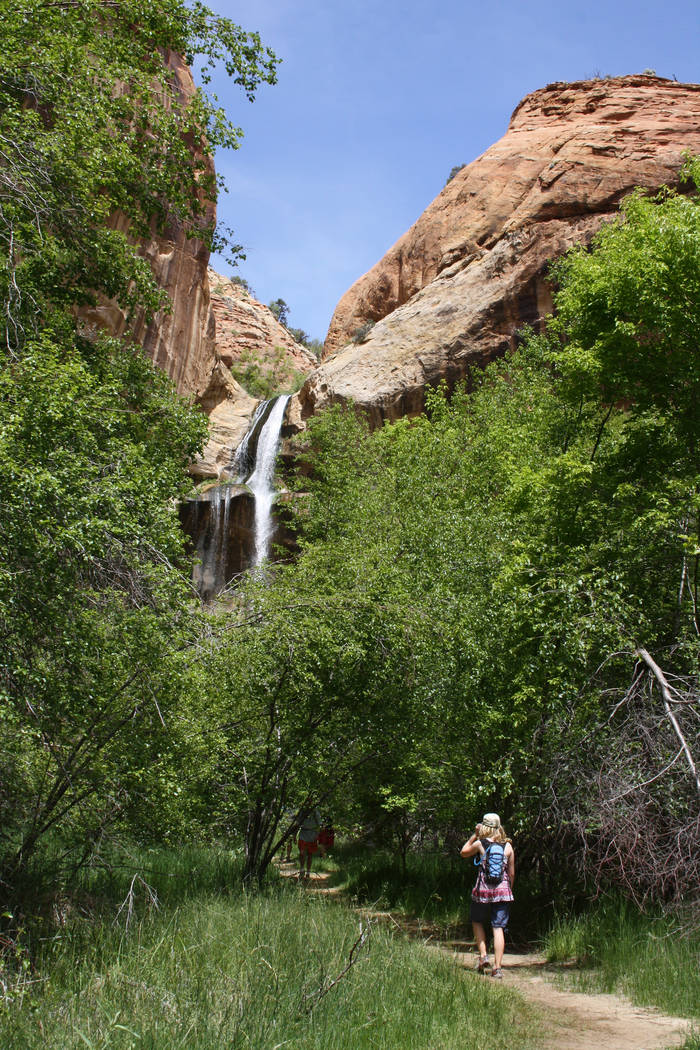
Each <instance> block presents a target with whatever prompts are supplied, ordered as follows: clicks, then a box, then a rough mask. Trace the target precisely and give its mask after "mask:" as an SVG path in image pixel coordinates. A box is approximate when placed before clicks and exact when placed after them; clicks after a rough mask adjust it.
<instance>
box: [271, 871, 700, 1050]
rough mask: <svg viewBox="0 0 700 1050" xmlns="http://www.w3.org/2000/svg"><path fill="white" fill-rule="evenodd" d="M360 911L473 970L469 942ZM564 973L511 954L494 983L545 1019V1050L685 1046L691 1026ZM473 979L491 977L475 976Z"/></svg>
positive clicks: (316, 878)
mask: <svg viewBox="0 0 700 1050" xmlns="http://www.w3.org/2000/svg"><path fill="white" fill-rule="evenodd" d="M280 873H281V874H282V875H284V876H287V877H290V876H292V877H294V876H295V875H296V868H295V866H294V865H290V866H287V865H286V864H283V865H281V872H280ZM328 878H329V876H328V875H327V874H326V873H325V872H319V873H318V874H317V873H315V872H312V875H311V878H310V879H309V880H308V881H306V882H305V883H304V884H305V885H307V886H308V888H309V889H310V890H313V891H315V892H317V893H333V894H335V893H337V892H338V891H337V889H335V888H330V887H326V886H325V885H324V883H325V882H326V880H327V879H328ZM361 910H362V912H363V914H366V915H367V916H368V917H372V918H375V919H379V920H380V921H385V922H389V923H391V924H393V925H395V926H396V927H397V928H398V929H400V930H402V931H403V932H404V933H408V934H409V935H410V936H414V937H419V938H421V939H422V940H423V941H424V942H425V943H426V944H428V945H429V946H430V947H431V948H432V949H434V950H437V951H441V952H445V953H449V954H450V955H451V956H452V957H453V958H454V959H455V960H456V961H457V962H458V963H460V964H461V965H462V966H464V967H466V968H468V969H470V970H472V969H473V968H474V966H475V964H476V958H477V956H476V952H475V951H474V949H473V946H472V945H470V944H469V942H464V941H442V942H441V941H439V939H438V937H437V936H435V935H434V931H431V929H430V928H429V927H428V926H427V925H426V924H425V923H418V922H416V921H413V920H407V919H406V918H405V917H403V916H400V915H394V914H392V913H390V912H377V911H368V910H365V909H361ZM565 969H566V968H565V967H562V966H559V967H557V966H554V965H548V964H547V962H546V960H545V959H544V958H543V957H542V956H539V955H535V954H527V955H515V954H509V953H506V955H505V958H504V960H503V974H504V976H503V981H502V982H496V981H492V982H491V983H492V984H494V985H496V986H497V987H504V988H514V989H516V990H517V991H518V992H520V994H521V995H523V996H524V997H525V998H526V999H528V1000H529V1001H530V1002H531V1003H533V1004H534V1005H535V1006H536V1007H538V1008H539V1009H540V1010H541V1011H542V1012H543V1014H544V1015H546V1028H547V1029H548V1032H549V1035H548V1037H547V1038H546V1040H545V1042H544V1043H543V1044H542V1046H543V1050H666V1048H667V1047H677V1046H682V1044H683V1042H684V1041H685V1039H686V1036H687V1035H688V1032H689V1030H690V1027H691V1022H690V1021H688V1020H686V1019H684V1018H681V1017H669V1016H668V1015H667V1014H662V1013H659V1012H658V1011H657V1010H652V1009H648V1008H646V1007H640V1006H634V1005H633V1004H632V1003H631V1002H629V1000H627V999H625V998H624V997H623V996H620V995H605V994H588V993H586V992H576V991H572V990H567V989H566V988H565V987H562V986H560V985H559V984H558V983H557V984H555V983H554V981H555V980H556V978H557V976H559V975H561V974H562V973H563V972H564V971H565ZM474 980H480V981H481V980H489V978H486V977H479V976H478V975H477V974H474ZM513 1050H517V1047H513Z"/></svg>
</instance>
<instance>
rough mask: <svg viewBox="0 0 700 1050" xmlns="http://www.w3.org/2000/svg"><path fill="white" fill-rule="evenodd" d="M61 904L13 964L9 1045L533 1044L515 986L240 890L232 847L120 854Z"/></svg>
mask: <svg viewBox="0 0 700 1050" xmlns="http://www.w3.org/2000/svg"><path fill="white" fill-rule="evenodd" d="M137 871H138V872H139V877H137V878H134V874H135V873H136V872H137ZM61 908H62V911H61ZM56 909H59V912H60V914H59V913H58V912H57V911H56ZM56 909H55V910H54V914H53V917H52V920H51V922H48V921H46V922H42V921H41V920H39V919H38V918H37V917H28V919H27V921H26V923H25V926H24V932H23V934H22V943H23V945H24V947H25V949H26V954H24V955H22V956H21V958H20V954H21V953H20V952H19V951H18V950H17V949H16V950H15V952H14V954H11V953H10V954H7V953H6V957H5V959H4V968H3V986H4V990H5V994H4V996H3V1001H2V1009H1V1012H0V1045H1V1046H2V1047H3V1050H20V1048H22V1050H24V1048H26V1050H33V1048H37V1050H38V1048H39V1047H42V1048H43V1047H47V1046H48V1047H52V1048H53V1047H55V1048H61V1050H74V1048H75V1050H77V1048H81V1050H84V1048H85V1047H88V1048H92V1050H98V1048H99V1050H105V1048H107V1047H110V1048H114V1050H144V1048H147V1050H175V1048H180V1047H181V1048H183V1050H184V1048H186V1050H222V1048H227V1047H230V1048H234V1047H245V1048H255V1050H273V1048H275V1050H281V1048H282V1047H287V1048H290V1050H292V1048H299V1050H301V1048H302V1047H304V1048H309V1047H311V1048H318V1050H321V1048H323V1050H344V1048H348V1050H350V1048H352V1050H362V1048H365V1047H367V1048H369V1047H372V1048H386V1050H411V1048H414V1047H415V1048H416V1050H418V1048H420V1050H451V1048H454V1050H457V1048H459V1050H469V1048H474V1050H476V1048H477V1047H478V1048H481V1050H483V1048H484V1047H487V1048H489V1050H501V1048H503V1050H505V1048H507V1047H508V1048H512V1047H514V1046H517V1047H519V1048H521V1050H530V1048H533V1050H534V1048H536V1046H537V1039H538V1031H539V1028H538V1026H537V1023H536V1020H535V1017H534V1013H533V1011H531V1010H530V1009H529V1008H528V1007H527V1006H526V1005H525V1004H523V1003H522V1001H521V1000H520V998H519V997H518V996H517V995H515V994H514V993H512V992H510V991H509V990H508V989H506V988H503V987H501V986H496V987H494V986H493V984H492V983H491V982H488V981H484V980H483V979H478V978H476V977H475V976H474V975H473V974H470V973H465V972H464V971H463V970H461V969H459V968H458V967H456V966H454V965H453V963H452V962H451V961H450V960H449V959H448V958H443V957H440V956H438V955H437V953H434V952H430V951H428V950H426V948H425V947H424V946H422V945H421V944H420V943H416V942H411V941H409V940H408V939H406V938H403V937H401V936H396V935H395V933H392V932H391V931H390V930H389V929H387V928H383V927H382V926H380V925H377V924H372V925H371V926H369V927H368V926H367V923H366V922H365V923H364V924H362V920H361V919H360V918H359V917H358V915H357V914H356V913H355V912H353V911H352V910H351V909H350V908H349V907H348V906H347V905H346V904H344V903H342V902H341V901H338V900H337V899H335V898H333V897H329V896H324V895H321V894H315V893H313V892H309V891H308V889H307V888H306V887H298V886H297V884H296V883H294V882H292V881H289V882H284V883H282V882H280V880H279V879H278V878H277V877H276V875H275V873H271V876H270V879H269V881H268V884H267V885H266V886H264V887H263V888H262V889H261V890H260V891H256V892H254V893H246V892H243V891H242V890H241V889H240V867H239V865H238V863H237V861H236V860H235V858H232V857H231V855H230V854H228V853H225V852H217V851H187V852H183V851H179V852H177V853H176V852H165V851H150V852H149V853H142V854H140V855H139V856H133V857H132V858H130V859H128V858H126V857H122V858H121V859H120V860H119V862H118V866H117V865H116V864H115V865H113V866H112V867H111V868H110V869H109V870H107V869H105V870H103V871H102V873H101V874H99V875H98V876H94V875H93V876H92V877H91V878H90V879H88V880H86V882H85V884H84V886H83V887H82V888H81V892H80V893H78V894H74V895H73V897H72V899H71V902H70V905H69V904H68V902H67V901H65V902H64V903H63V905H61V904H60V902H57V903H56ZM351 959H352V965H349V964H350V962H351Z"/></svg>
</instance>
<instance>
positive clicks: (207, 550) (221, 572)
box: [179, 394, 289, 602]
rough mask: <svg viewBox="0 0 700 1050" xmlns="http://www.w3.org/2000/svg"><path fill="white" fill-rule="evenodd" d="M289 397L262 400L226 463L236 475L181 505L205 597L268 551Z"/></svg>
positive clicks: (199, 586)
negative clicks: (276, 479)
mask: <svg viewBox="0 0 700 1050" xmlns="http://www.w3.org/2000/svg"><path fill="white" fill-rule="evenodd" d="M288 401H289V395H287V394H283V395H282V396H280V397H277V398H273V399H272V400H270V401H262V402H261V403H260V404H259V405H258V407H257V409H256V410H255V414H254V415H253V418H252V420H251V424H250V427H249V429H248V432H247V434H246V435H245V437H244V438H243V440H242V441H241V443H240V445H239V446H238V449H237V450H236V452H235V454H234V455H233V456H232V460H231V463H230V465H229V468H228V472H227V473H228V474H229V476H230V477H231V478H232V479H234V478H235V481H234V480H231V481H229V482H228V483H226V484H219V485H212V486H210V487H209V488H208V489H207V490H206V491H204V492H201V493H200V494H199V495H198V496H197V498H196V499H188V500H186V501H184V503H182V504H181V505H180V508H179V514H180V520H181V522H182V525H183V528H184V530H185V532H186V533H187V535H188V536H189V537H190V540H191V543H192V546H193V548H194V552H195V555H196V560H195V564H194V567H193V574H192V579H193V583H194V584H195V586H196V588H197V591H198V592H199V594H200V596H201V597H202V599H203V601H205V602H209V601H212V600H213V599H214V598H216V596H217V595H218V594H220V593H221V592H222V591H223V590H225V588H226V587H227V586H228V585H229V584H230V582H231V580H232V579H233V577H234V576H236V575H237V574H238V573H240V572H242V571H243V570H245V569H247V568H255V567H257V566H259V565H260V564H261V563H262V562H263V561H264V560H265V558H267V557H268V555H269V546H270V540H271V538H272V534H273V532H274V529H275V522H274V519H273V517H272V506H273V504H274V501H275V487H274V485H275V465H276V461H277V450H278V448H279V441H280V431H281V429H282V420H283V418H284V413H285V409H286V408H287V402H288Z"/></svg>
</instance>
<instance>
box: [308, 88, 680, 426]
mask: <svg viewBox="0 0 700 1050" xmlns="http://www.w3.org/2000/svg"><path fill="white" fill-rule="evenodd" d="M685 150H690V151H692V152H696V153H699V152H700V85H696V84H678V83H676V82H675V81H668V80H663V79H660V78H657V77H653V76H645V75H639V76H628V77H619V78H615V79H611V80H588V81H580V82H577V83H558V84H551V85H549V86H548V87H546V88H543V89H542V90H540V91H536V92H534V93H533V94H531V95H528V96H527V97H526V98H525V99H523V101H522V102H521V103H520V104H519V105H518V107H517V108H516V110H515V112H514V113H513V116H512V118H511V121H510V124H509V126H508V130H507V132H506V134H505V135H504V136H503V138H502V139H501V140H500V141H499V142H497V143H496V144H495V145H494V146H492V147H491V148H490V149H488V150H487V151H486V152H485V153H484V154H483V155H482V156H481V157H479V158H478V159H477V160H475V161H474V162H473V163H472V164H469V165H468V166H466V167H465V168H463V169H462V170H461V171H460V172H459V173H458V174H457V175H456V177H455V178H454V179H452V180H451V181H450V182H449V183H448V184H447V186H446V187H445V188H444V189H443V191H442V192H441V193H440V195H439V196H438V197H437V198H436V199H435V200H434V201H433V203H432V204H431V205H430V206H429V207H428V208H427V209H426V211H425V212H424V213H423V215H422V216H421V217H420V218H419V219H418V221H417V222H416V223H415V225H414V226H413V227H411V229H410V230H409V231H408V232H407V233H406V234H405V235H404V236H403V237H402V238H401V239H400V240H399V241H398V242H397V243H396V244H395V245H394V246H393V248H391V250H390V251H389V252H388V253H387V254H386V255H385V256H384V258H383V259H382V260H381V261H380V262H378V263H377V264H376V266H375V267H374V268H373V269H372V270H370V272H369V273H367V274H366V275H365V276H364V277H362V278H361V279H360V280H359V281H357V283H356V284H355V285H353V287H352V288H351V289H350V290H349V291H348V292H347V293H346V295H345V296H344V297H343V298H342V300H341V301H340V303H339V304H338V307H337V308H336V311H335V313H334V315H333V319H332V321H331V325H330V328H329V332H328V337H327V340H326V346H325V354H324V362H323V364H322V365H321V366H320V367H319V368H318V369H317V370H316V371H315V372H313V373H312V374H311V376H309V378H308V379H307V381H306V383H305V384H304V386H303V388H302V390H301V391H300V393H299V395H298V396H297V397H296V398H295V399H293V402H292V403H291V404H290V411H289V418H290V421H291V422H292V423H293V424H294V425H295V426H296V427H303V425H304V423H303V421H304V419H306V418H307V417H308V416H309V415H311V414H312V413H314V412H317V411H319V410H320V409H321V408H323V407H324V406H325V405H327V404H329V403H330V402H332V401H347V400H349V399H353V400H354V402H355V403H356V404H357V405H359V406H361V407H362V408H364V409H365V410H366V411H367V413H368V414H369V416H370V419H371V420H372V422H373V423H374V424H375V425H377V424H379V423H380V422H381V421H382V420H383V419H395V418H397V417H398V416H401V415H404V414H411V413H415V412H419V411H420V410H421V408H422V405H423V391H424V389H425V387H426V385H427V384H433V383H436V382H437V381H439V380H440V379H441V378H446V379H447V380H448V381H449V382H453V381H455V380H456V379H458V378H459V377H461V376H463V375H464V374H465V372H466V371H467V370H468V368H469V367H470V366H471V365H473V364H482V363H484V362H486V361H488V360H490V359H492V358H493V357H495V356H497V355H499V354H502V353H504V352H505V351H506V350H507V349H508V347H511V346H514V345H515V341H516V333H517V331H518V329H519V328H521V327H522V326H523V325H524V324H527V323H529V324H534V325H537V324H538V323H539V322H540V321H541V319H542V318H543V316H544V315H545V314H546V313H548V312H549V311H550V309H551V293H550V289H549V286H548V285H547V283H546V280H545V278H546V273H547V267H548V264H549V262H550V260H552V259H553V258H555V257H557V256H559V255H561V254H562V253H563V252H564V251H566V250H567V249H568V248H569V247H570V246H571V245H573V244H575V243H577V242H583V243H587V242H588V241H590V239H591V237H592V236H593V234H594V233H595V231H596V230H597V229H599V227H600V225H601V224H602V223H603V222H605V221H607V220H609V219H611V218H612V217H613V216H614V215H615V213H616V211H617V207H618V205H619V202H620V200H621V199H622V197H623V196H624V195H625V194H627V193H628V192H629V191H630V190H631V189H632V188H633V187H634V186H644V187H646V188H648V189H650V190H653V189H657V188H658V187H660V186H662V185H664V184H674V183H675V182H676V181H677V175H678V170H679V168H680V165H681V163H682V153H683V152H684V151H685ZM367 322H375V323H374V326H373V327H371V329H370V330H369V331H368V332H366V334H365V335H364V338H363V341H362V342H349V340H350V339H351V338H352V337H353V333H357V331H358V329H360V330H361V329H363V327H364V328H366V327H367ZM357 338H358V336H357V334H356V335H355V339H357Z"/></svg>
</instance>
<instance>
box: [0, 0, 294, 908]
mask: <svg viewBox="0 0 700 1050" xmlns="http://www.w3.org/2000/svg"><path fill="white" fill-rule="evenodd" d="M178 53H179V54H181V55H184V56H185V57H186V58H187V59H189V60H190V61H193V60H194V59H195V58H196V57H197V56H201V57H202V58H203V61H204V64H205V66H204V76H205V79H206V77H207V76H208V74H207V63H209V64H211V63H212V62H217V61H219V60H222V61H223V62H224V65H225V66H226V68H227V69H228V71H229V73H230V74H231V75H233V76H234V79H235V80H236V82H237V83H239V84H240V86H241V87H242V89H243V91H244V92H245V93H246V95H247V96H248V97H249V98H252V97H253V94H254V91H255V89H256V87H257V85H258V84H259V83H260V82H262V81H269V82H273V81H274V79H275V66H276V59H275V58H274V56H273V55H272V54H271V53H270V52H269V51H267V50H266V49H265V48H264V47H263V46H262V44H261V42H260V40H259V38H258V37H257V35H256V34H254V33H253V34H249V33H246V32H245V31H244V30H242V29H240V28H239V27H237V26H235V25H233V23H231V22H230V21H229V20H228V19H222V18H220V17H218V16H215V15H213V14H212V13H211V12H210V11H209V10H208V9H207V8H206V7H204V6H203V5H202V4H200V3H195V4H193V5H192V6H191V7H187V6H185V4H184V3H182V2H181V0H158V2H154V0H120V2H119V3H116V2H113V0H46V2H40V3H27V2H24V0H11V2H9V3H7V4H5V5H4V7H3V19H2V26H1V28H0V303H1V304H2V308H1V311H0V315H1V316H0V334H1V336H2V338H1V339H0V346H1V347H2V350H0V353H1V354H2V373H1V374H0V503H1V504H2V515H0V562H1V565H2V568H1V569H0V635H1V636H2V641H3V644H2V653H1V655H0V696H1V700H2V706H1V707H0V722H1V723H2V736H1V738H0V783H1V785H2V786H1V788H0V812H1V813H2V823H3V834H2V840H1V843H0V878H1V879H2V882H1V883H0V884H1V885H2V893H3V896H4V897H7V896H11V895H12V894H13V893H16V892H20V891H21V887H22V884H23V880H22V873H23V872H25V871H26V869H27V865H29V864H30V863H31V862H32V857H33V854H34V853H35V851H36V850H37V849H38V848H39V847H40V846H41V844H42V842H43V841H44V840H47V839H51V840H52V841H53V842H54V844H55V845H56V849H57V850H58V853H57V854H56V855H57V856H60V850H61V849H62V848H64V847H68V848H69V850H70V849H71V848H72V847H73V846H77V852H75V851H74V852H73V854H72V855H73V859H74V860H75V861H76V863H80V862H81V858H82V859H84V858H85V857H86V856H87V855H89V853H90V851H91V849H92V848H93V845H94V843H96V842H98V841H99V839H100V837H101V836H102V834H103V832H104V830H105V828H106V827H108V826H111V825H113V824H114V823H115V821H118V820H121V819H126V818H129V819H130V820H131V821H132V822H135V823H136V826H137V827H140V828H141V829H142V830H145V829H146V828H149V829H150V828H155V827H158V826H160V828H161V829H165V828H167V827H168V826H170V827H171V828H172V827H175V826H177V823H178V819H179V815H178V810H177V805H176V799H177V796H178V794H179V790H180V788H179V785H178V774H177V768H178V762H182V761H183V757H184V750H185V749H184V748H183V744H182V741H183V738H184V735H185V732H186V731H187V732H189V733H191V732H192V726H191V725H189V726H185V725H184V724H183V723H184V719H180V720H178V714H177V710H176V704H179V703H181V702H182V700H183V695H184V693H185V692H186V689H187V684H188V681H189V679H188V674H187V673H186V671H185V668H186V658H185V653H187V651H188V650H190V649H191V647H192V645H193V644H194V643H195V641H196V638H197V621H196V618H195V617H193V615H192V610H191V607H190V602H191V594H190V590H189V585H188V583H187V581H186V576H185V575H183V574H182V572H181V569H182V568H186V561H185V557H184V551H183V541H182V536H181V533H180V531H179V528H178V522H177V516H176V513H175V501H176V500H177V499H178V497H180V496H181V495H182V494H183V492H184V491H185V486H186V484H187V481H186V467H187V464H188V462H189V461H191V459H192V457H193V455H194V454H195V453H196V452H197V450H198V449H200V448H201V445H202V442H203V439H204V436H205V431H206V426H205V421H204V419H203V417H202V416H201V415H200V414H199V413H198V412H197V411H195V410H194V409H193V408H192V407H191V406H189V405H187V404H186V403H185V402H184V401H182V400H181V399H179V398H178V397H177V396H176V394H175V392H174V390H173V388H172V385H171V384H170V382H169V381H168V380H167V379H166V378H165V377H164V376H163V375H162V374H160V373H159V372H158V371H157V370H156V369H155V368H154V367H153V366H152V365H151V364H150V363H148V362H147V361H146V360H144V358H143V357H142V355H141V353H140V352H139V350H138V348H136V347H134V346H133V345H130V344H129V342H128V341H123V342H119V341H117V340H114V339H108V338H105V337H100V338H98V339H96V340H95V341H92V342H91V341H88V340H87V339H85V338H84V336H83V334H82V329H81V326H80V322H79V320H78V315H77V312H76V308H79V307H81V306H83V305H85V304H90V303H96V302H98V301H102V300H104V298H112V299H116V300H117V302H118V303H119V305H120V307H122V308H123V309H124V310H125V311H126V312H127V313H129V314H131V316H134V315H135V314H136V312H137V311H140V312H143V313H145V314H146V315H149V314H150V313H152V312H153V311H154V310H155V309H156V308H157V307H161V306H163V305H165V304H164V302H163V295H162V293H161V291H160V290H159V289H158V288H157V287H156V285H155V282H154V279H153V276H152V274H151V270H150V267H149V265H148V263H147V262H146V261H145V260H144V259H142V258H141V257H140V256H139V255H138V252H137V249H136V246H135V243H134V242H135V240H136V239H138V238H139V237H141V238H143V237H151V236H153V234H157V233H163V232H165V231H166V229H167V226H168V224H170V223H179V224H181V225H182V226H184V228H185V229H186V231H187V232H188V233H189V235H191V236H195V237H197V238H200V239H201V240H203V241H204V242H205V243H207V244H214V243H216V234H215V230H214V228H213V224H212V214H213V213H212V209H211V206H210V202H211V201H212V200H213V199H214V197H215V194H216V185H215V179H214V175H213V168H212V166H211V163H210V160H209V158H208V152H207V151H208V148H209V147H216V146H234V147H235V146H236V145H237V144H238V140H239V138H240V131H239V129H237V128H235V127H234V126H233V125H231V123H230V122H229V121H228V120H227V118H226V117H225V116H224V114H223V113H222V111H221V110H220V109H219V108H218V105H217V104H216V100H215V99H213V98H208V97H207V96H206V95H205V94H204V93H202V92H199V91H196V92H195V93H194V94H193V96H192V97H191V98H189V99H187V98H184V97H181V95H180V89H179V87H178V80H177V79H176V77H175V70H176V67H177V66H178V63H180V61H181V60H180V59H179V58H178V57H177V54H178ZM180 728H182V734H180V732H179V730H180ZM146 799H150V800H151V801H153V802H156V801H158V800H160V802H161V803H162V805H161V812H160V814H159V820H158V821H157V822H154V821H153V818H152V816H146V813H147V810H146V808H145V807H144V806H143V803H144V801H145V800H146ZM76 858H77V859H76ZM63 860H64V862H65V856H64V858H63Z"/></svg>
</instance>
